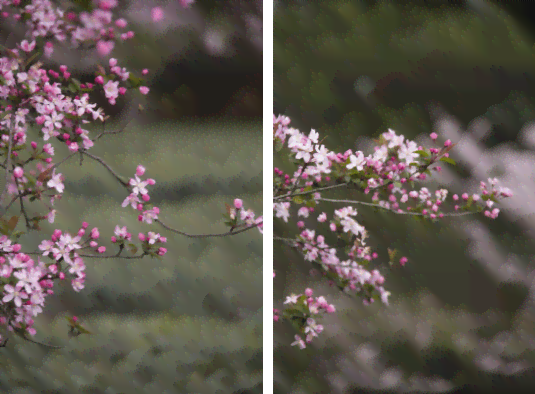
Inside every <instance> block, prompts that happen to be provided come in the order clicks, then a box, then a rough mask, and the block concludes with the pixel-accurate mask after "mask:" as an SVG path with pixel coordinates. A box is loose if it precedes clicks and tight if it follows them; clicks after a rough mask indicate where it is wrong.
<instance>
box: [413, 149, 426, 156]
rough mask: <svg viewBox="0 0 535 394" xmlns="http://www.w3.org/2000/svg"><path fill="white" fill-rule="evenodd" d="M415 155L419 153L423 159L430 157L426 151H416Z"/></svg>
mask: <svg viewBox="0 0 535 394" xmlns="http://www.w3.org/2000/svg"><path fill="white" fill-rule="evenodd" d="M414 153H418V154H419V155H420V156H421V157H428V156H429V153H427V152H426V151H424V150H417V151H414Z"/></svg>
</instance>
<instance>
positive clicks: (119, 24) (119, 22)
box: [115, 18, 127, 29]
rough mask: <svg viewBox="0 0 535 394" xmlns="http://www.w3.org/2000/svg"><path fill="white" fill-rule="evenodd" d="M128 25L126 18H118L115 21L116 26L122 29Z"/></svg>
mask: <svg viewBox="0 0 535 394" xmlns="http://www.w3.org/2000/svg"><path fill="white" fill-rule="evenodd" d="M126 25H127V22H126V20H125V19H123V18H121V19H117V20H116V21H115V26H117V27H120V28H121V29H123V28H125V27H126Z"/></svg>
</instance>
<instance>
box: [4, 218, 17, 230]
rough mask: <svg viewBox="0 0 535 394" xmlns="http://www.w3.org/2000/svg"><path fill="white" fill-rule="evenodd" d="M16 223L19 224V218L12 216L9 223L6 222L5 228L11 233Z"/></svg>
mask: <svg viewBox="0 0 535 394" xmlns="http://www.w3.org/2000/svg"><path fill="white" fill-rule="evenodd" d="M18 222H19V218H18V217H17V216H12V217H11V219H9V222H7V228H8V229H9V230H10V231H13V230H14V229H15V227H17V223H18Z"/></svg>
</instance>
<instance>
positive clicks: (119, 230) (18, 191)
mask: <svg viewBox="0 0 535 394" xmlns="http://www.w3.org/2000/svg"><path fill="white" fill-rule="evenodd" d="M191 3H192V1H191V0H184V1H182V4H183V5H184V6H188V5H189V4H191ZM95 4H96V8H94V7H93V6H92V5H90V4H79V5H80V6H81V7H86V6H87V7H86V8H87V9H88V10H89V11H91V12H82V13H80V15H76V14H74V13H73V12H69V13H67V14H65V13H64V12H63V11H62V10H61V9H59V8H57V7H55V6H54V5H53V3H51V2H50V1H48V0H28V1H24V2H21V1H20V0H0V10H4V11H3V12H2V16H3V17H4V18H7V17H8V16H9V15H10V12H8V11H7V10H9V9H10V7H13V8H17V7H18V8H19V9H21V11H20V13H19V14H17V13H15V14H14V18H15V19H16V20H23V21H26V22H27V24H28V27H29V30H28V36H27V37H28V40H24V41H22V42H21V43H20V44H18V45H17V48H16V49H5V51H6V52H7V56H4V57H0V154H2V155H5V156H6V161H5V163H7V164H4V166H3V167H4V169H5V170H6V175H7V179H8V185H6V188H4V190H3V191H2V193H1V195H0V201H1V200H2V198H3V196H4V192H5V191H6V190H7V191H8V192H9V193H10V194H14V195H15V196H14V197H13V199H12V201H11V202H10V203H9V204H8V205H7V207H5V209H4V212H5V211H7V210H8V209H9V207H10V206H11V205H12V204H13V203H14V202H15V201H16V200H19V201H20V205H21V213H22V214H23V215H24V218H25V220H26V227H27V228H28V229H37V230H39V229H40V228H39V226H38V222H39V221H41V220H44V219H48V221H49V222H50V223H53V222H54V217H55V214H56V210H55V209H53V208H52V207H51V206H47V208H49V213H48V214H47V215H45V216H36V217H33V218H30V217H28V214H27V212H26V209H25V206H24V204H23V201H25V200H27V199H29V200H30V201H35V200H39V201H41V202H43V201H42V197H43V196H46V197H50V203H51V204H52V205H53V204H54V201H55V200H58V199H60V198H61V195H62V193H63V191H64V188H65V187H64V184H63V182H64V177H63V176H62V174H59V173H56V167H57V166H58V165H59V164H61V163H62V162H63V161H65V160H66V159H67V158H69V157H71V156H72V155H74V154H75V153H80V157H81V158H82V157H83V156H89V157H92V158H93V159H94V160H97V161H99V162H100V163H101V164H103V165H104V166H105V167H106V168H107V169H108V170H109V171H110V172H111V173H112V174H113V175H114V176H115V178H116V179H117V180H119V182H120V183H121V184H122V185H123V186H124V187H125V188H127V189H128V190H129V191H130V192H131V193H130V195H129V196H128V197H127V198H126V200H125V201H124V203H123V207H125V206H126V205H128V204H130V205H131V206H132V207H133V208H135V209H137V210H139V211H140V212H142V213H141V214H140V215H139V220H140V221H144V222H146V223H149V224H150V223H152V221H153V220H158V214H159V209H158V208H157V207H152V206H150V205H149V204H145V203H147V202H148V201H149V200H150V197H149V195H148V191H147V188H146V187H147V186H148V185H154V184H155V181H154V180H153V179H147V180H143V181H142V180H141V179H140V178H139V177H141V176H142V175H143V174H144V172H145V168H144V167H143V166H141V165H140V166H138V167H137V169H136V175H135V177H134V178H132V179H130V181H129V182H124V181H123V180H121V178H120V177H119V176H118V175H117V174H115V172H114V171H113V170H112V169H111V168H110V167H109V166H108V165H107V164H106V163H104V162H103V161H102V160H101V159H99V158H97V157H95V156H93V155H91V154H89V153H87V150H88V149H90V148H91V147H92V146H93V144H94V141H96V140H98V138H99V137H100V136H102V135H103V134H106V133H101V134H100V135H99V136H97V137H96V138H95V139H92V138H90V136H89V131H88V130H84V129H83V128H82V127H84V125H85V124H87V123H90V122H91V121H95V120H97V119H98V120H101V121H104V120H105V119H106V118H105V117H104V114H103V113H102V109H101V108H95V107H96V104H93V103H91V99H90V94H92V93H95V92H98V91H99V90H100V87H102V92H103V93H104V95H105V97H106V98H107V99H108V101H109V102H110V104H112V105H114V104H116V100H117V98H118V97H119V96H120V95H124V94H125V93H126V91H127V89H128V88H130V89H132V88H138V87H139V91H140V93H141V94H148V92H149V89H148V88H147V87H145V86H141V82H142V81H141V79H140V78H136V77H133V76H132V75H131V74H130V72H129V71H127V70H126V69H125V68H121V67H119V66H118V64H117V63H118V62H117V59H113V58H112V59H109V67H110V70H111V73H110V74H109V75H108V74H107V73H106V71H105V70H104V68H103V67H101V66H98V73H97V76H96V78H95V81H94V83H89V82H88V83H85V84H82V83H80V82H79V81H78V80H76V79H74V78H71V74H70V72H69V71H68V70H67V67H66V66H63V65H62V66H60V67H59V72H56V71H54V70H45V69H43V68H42V64H41V63H39V62H34V59H35V58H36V57H38V55H39V54H40V53H39V50H40V49H44V52H45V55H47V54H48V55H50V54H51V51H52V44H51V42H50V41H47V42H46V43H45V42H44V40H48V39H51V38H55V39H56V40H58V41H64V40H66V39H67V38H70V39H71V42H72V43H73V44H75V46H76V45H78V44H79V43H82V42H86V41H93V42H95V41H96V42H97V45H96V46H97V49H99V51H100V52H101V54H104V55H106V54H107V53H109V52H110V50H111V49H110V48H109V46H110V43H111V44H113V42H112V41H111V40H112V39H113V38H114V31H113V28H108V29H107V30H106V28H105V27H106V26H107V25H109V24H110V23H111V22H112V15H111V12H110V10H111V9H113V8H115V7H116V6H117V4H118V3H117V2H116V1H115V0H99V1H96V3H95ZM115 24H116V26H117V27H120V28H124V27H126V21H124V20H123V19H118V20H116V21H115ZM99 29H100V30H99ZM131 37H133V32H127V33H123V34H122V35H121V38H123V39H126V38H131ZM29 40H31V41H29ZM106 40H107V41H106ZM106 46H107V47H106ZM43 47H44V48H43ZM103 47H106V48H104V49H105V50H102V49H103ZM111 47H113V45H111ZM141 74H142V75H147V74H148V70H147V69H144V70H143V71H142V72H141ZM121 85H122V86H121ZM35 125H37V126H40V130H41V132H42V133H43V140H44V141H45V142H46V141H49V140H50V142H47V143H45V144H44V146H43V147H42V148H41V149H40V148H38V144H37V142H35V141H32V142H31V143H30V146H29V147H28V146H27V145H26V140H27V131H28V129H29V127H31V126H35ZM55 141H59V142H60V143H63V144H65V145H66V146H67V147H68V149H69V150H70V151H71V152H72V153H71V154H70V156H68V157H67V158H65V159H64V160H63V161H62V162H60V163H58V164H53V163H52V156H54V147H53V146H52V143H53V142H55ZM25 150H29V152H30V153H29V157H28V158H23V157H21V156H22V155H21V153H23V151H25ZM47 155H48V156H50V157H47ZM33 162H35V168H32V169H28V168H25V167H27V166H28V165H30V164H33ZM43 163H46V164H43ZM45 185H46V187H45ZM54 190H55V192H54ZM50 191H52V194H45V193H47V192H50ZM139 196H141V200H140V197H139ZM44 204H45V205H47V204H46V203H44ZM144 204H145V205H144ZM234 205H235V207H234V208H233V209H231V210H230V211H229V214H230V215H229V219H230V222H231V223H230V225H231V230H230V231H229V232H228V233H226V234H211V235H210V234H208V235H205V234H201V235H190V234H186V233H183V232H180V231H178V230H174V229H172V228H170V227H168V226H166V225H165V224H163V223H162V222H159V223H160V224H161V225H162V226H163V227H165V228H166V229H168V230H170V231H173V232H175V233H178V234H182V235H186V236H190V237H211V236H222V235H233V234H232V231H233V229H234V228H237V227H244V228H243V229H241V230H240V231H239V232H241V231H247V230H248V229H251V228H252V227H258V229H259V230H260V232H261V231H262V217H259V218H257V219H255V214H254V213H253V212H252V211H251V210H244V209H242V205H243V203H242V202H241V200H238V199H236V200H235V201H234ZM231 216H232V218H231ZM237 216H239V217H240V218H241V220H242V221H243V222H244V223H240V224H238V223H237ZM18 219H19V217H17V216H13V217H12V218H11V219H10V220H8V221H6V220H4V219H2V218H1V217H0V233H2V234H3V236H1V237H0V290H1V291H0V324H1V325H6V326H7V328H8V330H9V331H11V332H13V331H14V332H16V333H17V334H19V335H21V336H23V337H24V338H26V334H28V333H29V334H30V335H35V333H36V330H35V328H33V324H34V320H33V318H34V317H35V316H36V315H38V314H39V313H41V312H42V308H43V307H44V301H45V298H46V296H47V295H51V294H53V293H54V292H53V290H52V287H53V283H54V280H56V279H59V280H64V279H66V278H67V277H68V278H70V279H71V284H72V286H73V288H74V290H75V291H80V290H82V289H83V288H84V282H85V263H84V260H83V257H96V256H95V255H92V254H90V255H83V254H79V253H80V252H81V250H83V249H89V250H90V251H92V252H93V253H94V252H97V253H99V254H102V253H104V252H105V251H106V247H105V246H99V244H98V243H97V239H98V238H99V237H100V233H99V230H98V228H93V229H92V230H91V231H90V232H89V233H88V234H86V229H87V227H88V224H87V223H86V222H84V223H83V224H82V227H81V228H80V229H79V231H78V232H77V235H76V236H74V237H73V236H72V235H71V234H70V233H68V232H65V233H62V231H61V230H59V229H56V230H54V232H53V234H52V236H51V239H50V240H44V241H42V243H41V244H40V245H39V249H40V250H41V252H40V253H39V252H37V253H35V252H32V253H23V252H21V245H19V244H13V245H12V239H18V238H19V237H20V236H21V235H22V234H23V233H24V232H21V231H14V230H15V227H16V226H17V223H18ZM158 221H159V220H158ZM32 223H33V225H32ZM237 232H238V231H236V233H237ZM86 235H87V239H86V240H85V241H82V238H83V237H84V236H86ZM131 238H132V235H131V234H130V233H129V232H128V231H127V229H126V226H124V227H119V226H116V227H115V231H114V235H113V236H112V237H111V241H112V243H114V244H115V245H117V246H118V247H119V252H118V253H117V254H116V255H113V256H99V257H104V258H112V257H122V256H120V254H121V252H122V251H123V249H124V248H125V247H128V248H129V250H130V252H131V254H132V255H135V254H136V252H137V250H138V247H137V246H136V245H134V244H133V243H131V242H130V241H131ZM139 240H140V241H141V248H142V254H141V255H139V256H132V257H127V258H142V257H144V256H146V255H150V256H151V257H161V256H164V255H165V254H166V252H167V249H166V248H165V247H163V244H165V243H166V242H167V239H166V237H163V236H161V235H160V234H159V233H156V232H153V231H149V232H148V233H146V234H144V233H139ZM32 254H36V255H39V254H42V256H44V257H48V258H49V259H50V260H51V261H50V262H45V261H43V260H41V259H40V257H38V259H37V262H35V261H34V260H32V259H31V258H30V257H29V255H32ZM68 321H69V323H70V326H71V331H70V333H69V335H71V334H72V335H79V334H80V333H89V331H87V330H85V329H84V328H83V327H82V326H81V325H80V323H79V322H77V318H76V317H73V318H68ZM0 339H2V338H1V337H0ZM26 339H27V338H26ZM5 343H6V341H2V343H0V346H5Z"/></svg>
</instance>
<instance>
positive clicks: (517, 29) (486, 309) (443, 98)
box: [274, 1, 535, 393]
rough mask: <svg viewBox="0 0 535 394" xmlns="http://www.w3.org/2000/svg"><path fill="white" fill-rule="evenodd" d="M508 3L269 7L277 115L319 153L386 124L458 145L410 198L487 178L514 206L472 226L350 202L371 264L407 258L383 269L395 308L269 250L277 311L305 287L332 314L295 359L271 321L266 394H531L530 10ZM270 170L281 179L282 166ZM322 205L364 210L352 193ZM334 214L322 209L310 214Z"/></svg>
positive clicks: (311, 222)
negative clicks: (423, 190) (346, 291)
mask: <svg viewBox="0 0 535 394" xmlns="http://www.w3.org/2000/svg"><path fill="white" fill-rule="evenodd" d="M504 3H507V7H502V8H500V7H499V6H497V2H490V1H489V2H482V1H480V2H476V1H466V2H440V1H429V2H423V1H422V2H417V1H416V2H415V1H411V2H403V1H401V2H398V1H396V2H383V1H381V2H369V1H367V2H363V1H329V2H327V1H326V2H321V3H310V2H307V3H305V2H298V1H295V2H282V1H279V2H277V3H276V4H277V5H276V8H275V16H274V59H275V60H274V62H275V63H274V97H275V102H274V113H275V114H276V115H278V114H284V115H287V116H289V117H290V118H291V119H292V123H291V126H293V127H296V128H298V129H300V130H301V131H303V132H306V133H308V132H309V130H310V129H315V130H316V131H318V132H319V133H320V138H323V137H326V140H325V141H324V144H325V145H326V147H327V148H328V149H331V150H334V151H336V152H344V151H345V150H346V149H353V150H362V151H363V152H364V154H365V155H367V154H369V153H370V152H371V148H372V147H373V143H372V141H371V139H372V138H377V137H378V136H379V135H380V134H382V133H384V132H386V131H387V129H388V128H392V129H394V130H395V131H396V132H397V134H403V135H405V136H406V137H407V138H409V139H411V140H416V141H417V142H419V143H420V144H425V145H426V146H431V140H430V139H429V138H428V136H429V134H430V133H431V132H433V131H435V132H437V133H438V134H439V140H438V141H439V143H440V144H442V143H443V142H444V140H446V139H447V138H450V139H452V141H453V142H459V145H458V147H456V148H455V149H454V151H452V154H451V157H452V158H453V159H454V160H456V161H457V163H458V165H457V166H455V167H453V166H443V168H444V167H448V168H444V169H443V173H442V174H441V175H437V176H434V177H433V179H432V180H431V181H428V182H426V184H425V185H424V184H422V185H421V186H420V185H419V187H423V186H426V187H430V188H431V189H432V190H435V189H436V188H441V187H446V188H447V189H448V190H450V192H451V194H453V193H457V194H460V193H462V192H464V191H467V192H469V193H474V192H476V193H477V192H478V191H479V190H478V186H479V181H480V180H485V181H486V180H487V178H489V177H494V176H498V177H500V179H501V180H502V182H503V183H502V184H503V185H505V186H508V187H510V188H511V189H513V190H514V192H515V197H514V198H511V199H510V201H509V202H506V203H504V204H503V206H501V207H500V209H502V212H501V213H500V216H499V218H498V219H497V220H494V221H492V220H489V219H486V218H485V217H483V216H469V217H461V218H449V219H446V220H444V221H443V222H442V223H439V224H427V225H424V224H421V223H417V222H415V221H414V220H413V219H410V218H408V217H405V216H403V217H402V216H401V215H399V216H398V215H392V214H389V213H376V212H374V211H373V210H371V209H369V208H368V207H365V206H357V207H356V208H357V210H358V216H357V220H358V221H359V223H361V224H363V225H364V226H365V227H366V228H367V229H368V230H369V233H370V238H369V242H368V244H369V245H370V246H371V247H372V249H374V250H375V251H377V252H378V253H379V261H381V262H383V263H386V262H387V261H388V255H387V253H386V248H387V247H395V248H396V249H397V250H399V251H400V252H401V253H400V255H404V256H407V257H408V258H409V262H408V263H407V265H406V266H405V267H404V268H401V267H393V268H392V269H391V270H389V269H387V268H386V267H383V268H382V272H384V275H385V276H386V282H385V288H386V289H387V290H389V291H391V292H392V295H391V297H390V307H387V306H385V305H378V303H375V304H373V305H371V306H363V305H362V301H361V300H358V299H355V298H353V299H349V298H348V297H344V296H343V295H342V294H340V293H339V292H337V291H336V290H333V289H331V288H329V287H328V286H327V284H326V283H325V282H324V281H322V280H321V279H318V278H310V277H309V275H308V272H309V269H310V265H309V264H308V263H307V262H305V261H304V260H303V258H302V256H300V255H299V254H297V253H296V252H294V251H292V250H289V249H288V248H286V247H285V246H284V245H282V244H278V243H276V244H275V250H274V268H275V270H276V272H277V278H276V280H275V308H280V307H282V301H281V300H283V299H284V297H285V296H286V295H288V294H290V293H296V294H299V293H301V292H302V291H303V290H304V288H305V287H308V286H307V285H310V287H312V288H313V289H314V291H315V293H317V294H318V295H320V294H321V295H325V296H326V297H327V299H328V300H329V301H331V302H333V303H334V304H335V305H336V307H337V311H338V312H337V313H336V314H335V316H334V318H332V319H329V320H328V321H325V323H324V327H325V331H324V333H323V334H322V335H320V338H318V340H317V341H316V342H315V344H314V345H312V346H309V347H308V348H307V349H306V350H302V351H301V350H299V349H297V348H296V347H290V346H289V344H290V343H291V342H293V335H294V332H293V331H292V329H291V328H290V327H289V325H286V324H275V353H274V358H275V360H274V363H275V364H274V376H275V378H274V379H275V392H277V393H286V392H303V393H305V392H306V393H309V392H310V393H312V392H318V393H319V392H332V393H352V392H355V393H356V392H367V391H369V392H378V391H380V390H383V391H384V390H387V391H388V392H390V391H391V392H415V391H419V392H445V391H448V390H449V392H453V391H454V390H455V389H460V388H464V389H465V390H473V392H487V391H488V392H500V390H503V389H504V388H505V387H509V386H508V385H510V387H514V388H515V390H518V391H521V390H528V389H532V388H533V387H534V381H533V378H532V376H533V375H532V372H533V365H534V363H535V354H534V352H533V351H534V350H535V349H534V348H533V343H534V342H533V340H534V337H533V332H535V325H534V322H535V318H534V316H535V315H534V302H533V294H534V290H535V289H534V288H533V279H534V275H533V263H532V255H533V252H534V250H533V246H532V245H533V242H532V234H533V221H532V219H531V217H532V216H530V215H531V214H532V212H531V208H527V207H528V206H530V205H531V203H530V202H529V201H530V197H529V196H530V195H532V194H531V193H532V191H533V190H532V189H533V180H534V176H533V174H532V171H531V168H532V167H533V166H534V158H535V157H534V156H533V143H532V142H531V141H532V138H533V137H532V134H531V133H532V130H533V128H532V124H531V122H532V121H533V119H534V117H535V111H534V110H535V105H534V104H535V102H534V101H533V98H534V97H533V88H534V84H533V81H534V79H533V78H534V74H533V70H534V66H535V63H534V58H533V54H534V52H533V45H534V43H535V41H534V37H535V36H534V34H533V26H534V25H533V23H532V22H533V17H532V15H533V7H522V6H520V5H519V3H521V2H499V4H500V5H501V4H504ZM508 13H510V14H508ZM520 16H521V17H522V18H520ZM274 165H275V166H277V167H279V168H282V169H283V170H285V171H290V170H291V169H292V167H291V166H290V165H289V163H288V161H287V159H286V157H285V156H284V155H277V156H276V157H275V163H274ZM324 196H325V197H328V198H339V199H353V200H360V201H370V199H369V196H365V195H363V194H362V195H360V194H357V193H355V192H352V193H348V192H344V191H338V192H332V193H324ZM449 201H451V197H449ZM519 206H520V207H522V208H517V207H519ZM337 208H338V206H336V207H334V206H333V204H330V203H323V204H321V205H319V206H318V207H317V208H316V212H317V213H318V214H319V213H321V212H322V211H325V212H327V213H328V215H329V212H330V213H331V214H332V212H333V210H334V209H337ZM452 208H453V207H452V206H451V205H450V206H449V210H451V209H452ZM315 218H316V216H315V215H314V216H313V217H311V218H309V219H307V220H305V223H306V225H307V227H308V228H311V229H314V230H317V232H320V233H326V232H327V227H326V226H323V227H321V226H320V225H318V223H317V221H316V220H315ZM296 231H297V228H296V227H295V224H294V225H292V224H285V223H283V222H282V221H280V220H275V223H274V232H275V235H279V236H282V237H291V236H295V234H296ZM470 385H471V386H470ZM374 390H375V391H374Z"/></svg>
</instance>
